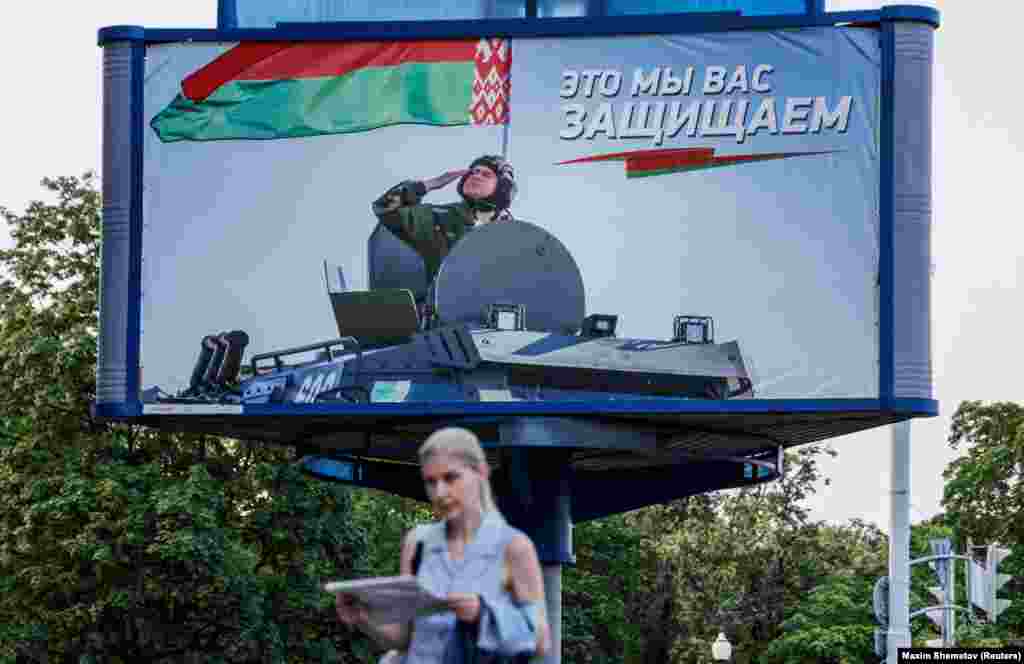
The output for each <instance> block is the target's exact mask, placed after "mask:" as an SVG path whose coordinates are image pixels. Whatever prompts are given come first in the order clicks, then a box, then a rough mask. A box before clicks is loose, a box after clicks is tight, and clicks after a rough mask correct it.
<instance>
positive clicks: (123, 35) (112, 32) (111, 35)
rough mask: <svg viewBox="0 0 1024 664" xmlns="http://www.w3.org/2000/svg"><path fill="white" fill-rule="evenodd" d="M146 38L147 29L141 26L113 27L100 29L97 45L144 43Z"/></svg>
mask: <svg viewBox="0 0 1024 664" xmlns="http://www.w3.org/2000/svg"><path fill="white" fill-rule="evenodd" d="M145 38H146V29H145V28H143V27H142V26H141V25H111V26H108V27H106V28H100V30H99V34H98V36H97V43H98V44H99V45H100V46H103V45H104V44H109V43H112V42H119V41H132V42H134V41H143V40H144V39H145Z"/></svg>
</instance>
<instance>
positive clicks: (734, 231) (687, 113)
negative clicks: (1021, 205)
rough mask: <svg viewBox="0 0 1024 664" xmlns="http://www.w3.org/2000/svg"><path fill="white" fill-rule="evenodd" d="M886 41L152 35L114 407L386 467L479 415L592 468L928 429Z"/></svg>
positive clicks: (849, 30)
mask: <svg viewBox="0 0 1024 664" xmlns="http://www.w3.org/2000/svg"><path fill="white" fill-rule="evenodd" d="M890 27H891V26H890ZM912 27H913V28H914V29H915V30H912V31H911V32H914V34H915V35H916V28H921V29H922V30H928V31H929V32H930V29H931V28H930V26H926V25H922V24H912ZM887 34H888V32H887V29H886V27H885V24H879V23H873V24H869V23H857V24H855V25H846V26H842V27H837V26H832V25H807V26H803V27H796V28H786V29H760V30H731V31H721V32H704V33H695V34H658V35H652V34H647V35H614V34H608V35H601V34H596V35H593V36H576V37H572V38H567V37H565V36H543V35H536V36H523V37H516V36H512V37H502V38H494V37H489V36H486V35H485V36H469V37H466V36H462V37H457V38H446V39H415V38H405V39H402V40H394V39H389V40H375V39H360V40H353V39H343V40H324V39H318V40H294V39H292V40H267V39H266V38H265V35H264V37H263V38H261V39H260V40H259V41H254V40H246V39H240V40H236V41H204V40H192V41H167V40H163V41H159V42H157V41H153V42H152V43H146V44H145V46H144V60H140V58H139V51H142V50H143V46H142V45H140V44H131V45H130V46H129V47H128V48H131V49H135V55H134V56H132V57H134V58H135V59H134V62H135V63H136V64H135V67H136V71H135V73H134V74H132V75H133V76H137V77H139V80H137V81H136V82H135V83H133V84H129V85H124V86H122V87H125V88H131V89H133V90H135V92H134V93H133V95H132V102H131V104H133V105H134V106H132V107H131V108H132V109H135V110H134V111H132V112H134V113H135V115H133V119H132V122H133V123H134V124H133V125H132V126H133V127H134V131H135V132H136V133H137V136H136V135H134V134H133V138H132V140H130V141H128V143H129V144H130V145H128V146H127V147H125V146H123V145H121V144H119V143H117V142H116V141H115V140H113V139H112V138H111V137H110V136H108V138H107V141H108V144H110V145H112V146H113V147H112V148H110V149H112V150H116V149H122V150H127V151H128V152H126V153H125V154H128V153H132V154H134V155H137V157H136V158H137V160H138V162H139V165H138V168H135V169H132V171H131V173H128V174H122V175H121V176H119V177H122V178H125V179H126V180H125V181H126V182H127V181H129V180H132V179H133V178H134V179H135V180H137V181H138V182H137V183H136V186H137V190H135V189H133V188H132V187H131V186H128V187H127V189H129V190H132V191H135V192H136V193H132V194H129V197H131V196H134V197H135V198H134V199H133V201H134V207H131V206H129V207H130V208H131V209H133V210H136V211H135V212H133V213H132V215H131V216H133V219H132V221H131V226H132V230H131V233H129V234H130V235H131V234H132V233H134V236H133V237H134V238H136V239H135V240H133V241H134V242H135V243H136V245H133V246H136V248H135V249H134V253H133V254H132V257H131V259H130V260H133V261H137V270H138V284H137V286H135V287H136V288H137V289H138V290H137V291H136V292H135V294H134V299H133V294H132V293H131V292H129V293H128V294H119V295H112V294H109V293H108V292H107V291H108V290H110V289H112V288H115V287H113V286H111V285H110V284H111V282H113V281H116V280H117V276H118V275H117V273H116V271H115V270H114V268H113V267H110V266H108V265H107V264H105V272H104V276H105V286H104V288H105V291H104V292H105V297H106V304H105V306H106V307H107V310H108V311H110V310H112V308H113V307H114V306H115V304H114V303H116V302H120V301H121V300H124V299H125V298H127V301H128V302H134V303H135V304H134V305H132V304H127V305H125V311H127V318H128V323H126V324H125V325H126V328H127V329H126V330H124V331H120V328H118V330H119V331H118V332H117V334H120V335H121V336H120V338H121V339H122V340H123V342H124V343H125V344H126V345H127V347H128V351H127V354H126V355H125V363H126V364H127V366H128V367H129V369H131V367H132V360H133V359H136V358H137V367H136V368H135V370H136V371H137V373H134V374H133V371H132V370H128V371H126V374H125V375H126V379H125V381H124V384H123V385H114V384H113V383H111V385H112V387H109V389H107V390H106V392H104V390H103V386H102V385H101V396H100V399H99V404H98V406H99V408H100V411H101V412H106V413H107V414H108V415H111V416H117V417H129V418H133V419H136V420H137V421H142V422H146V423H150V424H154V425H157V426H166V427H170V428H176V429H191V430H201V431H209V432H213V433H223V434H225V435H235V436H241V437H250V438H260V439H265V440H270V441H274V442H281V443H287V444H291V443H295V442H296V441H297V440H299V438H302V440H303V441H304V444H305V445H307V446H310V447H312V448H314V449H321V450H323V449H330V450H335V451H338V452H339V453H340V452H351V451H352V450H355V449H360V448H365V447H366V446H367V445H368V444H370V445H373V446H374V454H375V455H377V456H379V457H385V458H390V459H393V460H402V459H406V458H409V454H410V448H409V446H408V445H407V444H406V443H405V442H404V441H407V440H410V439H412V438H417V437H421V436H422V435H423V434H424V433H425V432H428V431H429V430H431V429H432V428H434V427H436V426H437V425H438V424H439V423H441V422H442V421H443V422H445V423H448V422H454V421H462V422H464V423H468V424H470V425H472V426H474V427H476V428H478V429H479V432H480V433H481V434H482V435H484V437H485V440H489V441H490V442H491V443H493V444H494V445H496V446H500V445H501V444H502V443H503V442H506V443H509V444H528V445H529V444H539V443H537V441H534V442H533V443H531V442H529V441H527V438H530V436H533V437H534V438H536V439H537V440H539V439H540V438H545V437H547V438H548V439H550V440H549V441H548V442H550V443H552V444H557V445H562V446H564V447H568V448H573V449H575V450H577V452H578V457H579V458H578V459H577V460H576V463H577V465H579V466H580V468H584V467H587V468H593V469H604V470H607V469H611V468H625V467H647V466H652V467H653V466H656V465H659V464H664V463H665V462H666V460H667V459H669V458H670V457H671V458H672V459H677V460H678V459H683V458H684V457H687V456H688V455H689V456H701V455H714V454H748V455H749V454H756V453H761V452H765V451H766V450H771V449H775V448H777V447H778V446H780V445H781V446H788V445H792V444H799V443H803V442H811V441H814V440H820V439H823V438H827V437H831V436H835V435H840V434H843V433H849V432H851V431H856V430H859V429H863V428H868V427H872V426H878V425H880V424H884V423H887V422H892V421H896V420H899V419H903V418H905V417H907V416H912V415H922V414H923V415H927V414H934V410H935V406H934V401H932V400H931V394H930V380H931V379H930V370H929V369H927V365H928V362H927V360H928V357H929V356H930V355H929V354H930V350H928V349H927V348H925V349H924V350H920V349H915V348H911V349H910V350H909V351H907V352H909V353H910V355H913V357H911V358H910V360H908V363H911V364H914V367H915V368H916V370H919V369H920V367H921V366H924V367H925V371H926V375H924V374H922V375H921V376H918V379H916V382H915V381H911V384H912V385H911V388H909V389H910V392H908V393H907V394H905V395H904V394H899V393H897V392H894V391H893V389H892V386H893V384H900V382H899V375H897V376H895V377H894V376H893V372H894V369H893V362H892V357H891V355H892V354H893V352H894V349H893V338H894V335H893V328H894V327H895V328H898V327H899V326H900V325H904V326H905V327H913V328H914V329H915V330H918V329H919V328H921V327H922V326H923V328H924V329H925V332H927V325H928V323H927V317H928V303H927V286H926V285H925V287H924V290H923V291H921V284H920V283H918V284H916V286H917V290H916V291H914V292H915V293H917V295H915V297H917V298H918V299H920V297H921V295H920V293H921V292H924V296H923V297H924V298H925V299H924V300H923V301H918V302H916V304H915V306H916V309H914V310H913V311H911V312H910V313H903V314H900V313H895V312H894V304H893V302H894V298H895V299H898V297H899V288H898V287H897V288H895V290H894V286H893V285H892V284H891V283H890V282H891V270H892V269H893V264H892V255H891V252H892V251H893V250H894V248H893V244H892V240H891V237H892V228H891V223H892V220H891V218H890V216H887V215H891V213H892V210H893V205H892V202H891V200H890V199H889V198H887V197H888V196H892V195H893V188H892V186H891V184H887V182H891V181H892V180H893V179H898V178H899V177H900V173H899V172H897V171H898V168H896V169H895V170H894V168H893V166H892V164H891V163H887V160H891V150H892V149H893V145H892V143H893V140H894V138H893V136H894V134H893V132H892V126H893V124H894V122H893V109H892V108H891V100H890V99H887V97H886V93H885V90H886V89H887V87H886V86H887V85H890V86H891V83H887V81H888V80H889V79H890V78H891V71H890V74H887V73H886V72H887V67H888V68H889V69H890V70H892V69H895V70H896V71H897V73H898V72H899V66H898V63H895V62H893V61H890V60H888V59H887V58H888V57H889V56H887V55H886V54H885V49H886V48H888V47H886V46H885V43H886V39H887ZM119 44H122V43H121V42H117V43H114V44H108V45H107V49H108V53H107V56H108V61H110V60H112V59H113V58H114V57H115V56H116V55H117V53H116V51H117V48H118V45H119ZM928 46H929V48H930V42H929V43H928ZM139 69H141V71H139ZM108 70H112V68H111V67H110V66H108ZM109 76H116V74H108V77H109ZM142 81H144V83H143V82H142ZM133 86H134V87H133ZM113 89H116V85H115V84H114V82H111V81H108V102H107V103H108V106H109V104H110V99H109V96H110V92H109V91H110V90H113ZM139 97H141V98H139ZM926 105H927V104H926ZM897 110H898V109H897ZM110 112H116V109H115V111H110ZM897 120H898V113H897ZM110 122H113V119H112V120H111V121H110ZM110 132H111V130H110V129H109V128H108V129H107V133H108V134H109V133H110ZM118 145H121V147H120V148H118V147H117V146H118ZM929 146H930V144H929V145H928V146H925V147H924V148H921V149H928V148H929ZM132 151H134V152H132ZM482 155H502V156H503V157H504V160H495V159H491V160H489V161H487V162H486V164H487V165H491V166H494V165H495V164H498V166H497V167H495V168H496V170H498V171H499V172H498V173H497V175H498V184H497V185H496V188H497V189H500V188H501V187H503V186H504V187H506V192H508V191H509V190H508V187H509V186H510V184H509V183H510V182H511V181H512V180H513V179H514V182H515V191H514V196H513V197H512V198H511V205H510V206H509V208H508V210H507V212H503V211H499V212H498V213H497V214H495V213H494V211H493V209H491V208H489V207H488V206H487V205H483V204H481V199H484V200H483V202H484V203H486V202H493V199H488V198H487V197H486V196H476V194H474V193H473V192H475V191H477V190H478V189H477V187H478V186H479V187H483V189H481V190H480V191H484V192H487V191H489V189H488V187H489V185H488V184H487V183H482V184H479V183H476V181H475V180H474V179H473V178H476V177H477V176H476V175H465V174H463V172H462V171H464V170H465V169H467V168H468V167H469V165H470V164H471V163H472V162H474V160H475V159H477V158H478V157H481V156H482ZM504 164H509V165H510V166H507V167H506V166H505V165H504ZM512 166H514V169H513V168H512ZM493 170H494V169H492V174H493ZM129 184H130V183H129ZM116 186H117V183H116V182H114V183H111V184H110V187H111V188H116ZM897 221H898V220H897ZM926 239H927V237H926V236H925V241H926ZM915 241H916V240H915ZM897 245H898V241H897ZM105 246H106V245H105ZM895 250H897V251H903V249H901V248H900V247H899V246H896V248H895ZM105 251H106V253H108V254H116V252H115V251H114V250H113V249H105ZM916 251H918V252H919V251H920V248H918V249H917V250H916ZM129 253H132V250H131V247H130V246H129ZM925 253H926V252H925ZM110 260H114V259H113V258H110V259H108V261H110ZM117 260H122V261H123V260H124V259H123V258H120V259H117ZM897 264H898V261H897ZM887 279H888V280H890V281H889V282H887ZM131 288H132V286H129V287H128V290H129V291H131ZM122 290H124V287H122ZM118 298H120V299H118ZM133 306H134V307H135V309H132V307H133ZM133 312H137V314H138V323H137V324H135V323H134V316H135V314H134V313H133ZM901 316H902V318H901ZM908 317H912V320H910V319H909V318H908ZM109 318H110V316H108V319H109ZM905 319H906V320H905ZM922 320H923V323H922ZM118 321H123V317H122V318H120V319H118ZM121 324H122V322H117V323H116V325H121ZM110 325H114V324H113V323H111V324H108V327H109V326H110ZM116 325H115V327H116ZM133 325H136V326H135V328H134V330H133ZM915 326H916V327H915ZM915 334H916V332H915ZM111 336H112V335H106V336H105V337H104V339H106V341H103V340H101V356H102V355H104V349H106V351H105V352H106V364H104V359H103V358H102V357H101V367H100V371H101V376H102V375H103V371H104V367H105V366H106V367H108V373H109V371H110V370H109V366H113V365H112V361H113V360H112V358H114V357H115V355H116V354H117V352H118V351H117V349H116V348H115V347H116V346H117V343H115V342H111V341H110V339H109V337H111ZM113 336H116V335H113ZM919 336H920V335H919ZM925 336H927V335H925ZM895 338H896V339H897V342H896V346H897V348H896V349H895V352H896V353H897V354H898V353H899V352H900V348H899V347H898V346H899V338H900V337H899V335H898V334H897V335H895ZM104 344H106V345H104ZM904 350H906V349H904ZM915 353H916V355H915ZM922 353H923V354H924V363H923V364H922V362H921V357H920V356H921V354H922ZM122 354H123V353H122ZM887 354H888V356H887ZM911 360H912V362H911ZM117 366H120V365H117ZM896 373H897V374H898V373H899V371H898V368H897V370H896ZM903 384H906V383H905V382H904V383H903ZM922 385H923V387H922ZM900 399H905V401H902V402H901V401H900ZM900 404H903V405H900ZM594 418H602V419H603V421H605V422H608V423H609V426H613V428H614V427H627V428H628V429H629V430H630V431H638V432H642V433H643V436H648V438H645V440H646V442H645V443H643V445H640V447H641V448H643V451H640V450H639V448H637V449H633V450H632V451H631V452H630V453H629V454H623V453H622V450H617V449H615V448H616V445H615V444H614V442H612V441H611V440H608V439H602V436H599V435H597V434H595V433H594V432H593V431H590V430H589V429H587V426H589V425H585V424H584V423H585V422H592V421H595V419H594ZM524 422H547V423H548V424H547V425H544V426H542V427H541V429H542V430H543V431H544V432H545V433H543V434H541V433H537V432H536V431H535V432H534V433H532V434H530V435H529V436H527V435H526V434H524V433H523V431H524V429H523V427H524V426H526V425H524V424H523V423H524ZM538 431H539V430H538ZM368 432H369V433H368ZM510 432H513V433H510ZM553 432H557V433H553ZM516 436H519V437H518V438H517V437H516ZM523 436H526V438H523ZM638 436H639V437H640V438H642V437H643V436H641V435H640V434H637V435H636V436H632V437H633V438H637V437H638ZM604 438H607V437H604ZM598 439H602V440H603V442H595V440H598ZM637 439H638V438H637ZM531 440H532V439H531ZM368 441H369V442H368ZM524 441H525V442H524ZM627 447H628V446H627ZM634 447H636V446H634ZM588 464H589V465H588Z"/></svg>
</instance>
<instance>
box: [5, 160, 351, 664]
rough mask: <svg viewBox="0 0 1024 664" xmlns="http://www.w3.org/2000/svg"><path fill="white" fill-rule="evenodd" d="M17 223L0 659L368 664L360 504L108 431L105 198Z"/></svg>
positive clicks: (160, 438) (8, 268) (262, 466)
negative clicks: (351, 615)
mask: <svg viewBox="0 0 1024 664" xmlns="http://www.w3.org/2000/svg"><path fill="white" fill-rule="evenodd" d="M95 184H96V182H95V178H94V177H93V176H92V175H89V174H87V175H85V176H84V177H81V178H75V177H61V178H54V179H46V180H44V181H43V187H44V188H45V190H46V191H47V194H48V196H49V199H50V200H48V201H35V202H33V203H31V204H30V205H29V206H28V207H27V209H26V210H25V212H24V213H23V214H17V213H14V212H12V211H11V210H8V209H5V208H0V215H2V217H3V218H4V220H5V221H6V223H7V224H8V226H9V228H10V231H11V236H12V239H13V240H14V247H13V248H12V249H10V250H7V251H2V252H0V659H2V660H3V661H8V662H15V661H18V662H31V661H37V662H45V661H82V662H86V661H110V662H136V661H151V662H182V661H186V662H187V661H209V662H225V663H226V662H285V661H306V660H307V659H308V660H312V661H324V662H328V661H335V662H338V661H354V659H355V657H356V655H357V652H358V650H359V648H360V647H361V648H363V649H365V642H364V641H362V640H360V639H353V638H352V637H351V635H350V634H348V633H346V632H345V631H344V630H342V629H340V628H339V626H338V623H337V620H336V618H335V617H334V612H333V605H332V602H331V598H330V597H329V596H327V595H325V594H324V593H323V592H322V591H321V590H320V588H319V583H320V581H321V580H324V579H326V578H334V577H338V576H350V575H351V574H352V573H354V571H355V570H356V569H357V567H359V566H361V565H362V564H363V555H364V551H365V539H364V537H363V534H362V532H361V531H360V530H359V529H358V528H356V527H354V525H353V523H352V518H351V513H352V507H353V506H352V499H351V496H350V494H349V492H348V491H347V490H345V489H343V488H341V487H338V486H326V485H323V484H320V483H317V482H313V481H310V480H308V479H306V478H305V477H304V476H302V475H301V474H300V473H299V472H298V471H297V470H296V469H295V468H294V467H293V466H292V465H291V462H292V461H293V459H292V453H291V452H290V451H289V450H287V449H281V448H272V447H266V446H262V445H256V444H250V443H246V442H238V441H229V440H224V439H220V438H215V437H210V436H196V435H184V434H171V433H164V432H160V431H156V430H153V429H143V428H139V427H134V426H126V425H123V424H116V423H111V422H106V421H101V420H98V419H96V418H95V417H93V415H92V412H91V408H90V405H91V402H92V401H93V399H94V398H95V366H96V342H97V339H96V332H97V315H98V314H97V298H98V286H99V281H98V265H99V229H100V223H99V222H100V205H101V202H100V196H99V193H98V192H97V191H96V187H95Z"/></svg>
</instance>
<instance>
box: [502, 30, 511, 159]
mask: <svg viewBox="0 0 1024 664" xmlns="http://www.w3.org/2000/svg"><path fill="white" fill-rule="evenodd" d="M507 48H508V58H509V61H510V62H511V60H512V40H511V39H510V40H508V44H507ZM508 77H509V80H508V81H507V82H506V84H505V90H506V91H508V95H507V96H506V97H505V124H504V125H502V127H501V158H502V159H504V160H505V161H508V148H509V145H508V143H509V127H510V126H511V125H512V85H511V78H512V67H511V66H510V67H509V68H508Z"/></svg>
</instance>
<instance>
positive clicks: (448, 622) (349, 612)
mask: <svg viewBox="0 0 1024 664" xmlns="http://www.w3.org/2000/svg"><path fill="white" fill-rule="evenodd" d="M419 460H420V468H421V474H422V476H423V482H424V484H425V487H426V491H427V496H428V498H429V499H430V502H431V504H432V505H433V507H434V509H435V511H436V513H437V514H438V515H439V516H440V517H441V521H438V522H434V523H430V524H426V525H421V526H417V527H416V528H414V529H412V530H411V531H409V533H407V534H406V536H405V539H404V541H403V544H402V552H401V560H400V569H401V574H403V575H413V574H415V575H416V576H417V578H418V580H419V583H420V584H421V585H422V586H423V587H424V588H425V589H426V590H428V591H429V592H431V593H433V594H434V595H437V596H440V597H445V598H446V599H447V607H448V609H449V610H448V611H445V612H442V613H433V614H429V615H426V616H422V617H419V618H417V619H416V620H415V621H413V622H411V623H408V624H378V623H375V622H374V620H373V616H372V615H371V614H369V612H368V611H367V610H366V607H365V606H362V605H360V604H358V603H357V601H356V598H355V597H353V596H351V595H338V596H337V611H338V617H339V618H340V619H341V621H342V622H344V623H345V624H347V625H353V626H355V627H357V628H358V629H359V630H361V631H362V632H364V633H365V634H366V635H367V636H369V637H370V638H371V639H372V640H374V641H376V642H377V644H378V645H380V646H381V647H383V648H390V649H392V651H396V652H389V653H388V655H386V656H385V660H384V661H388V662H392V661H399V662H403V663H404V664H474V663H475V662H480V663H483V662H519V661H523V662H525V661H526V660H527V659H529V658H530V657H532V656H534V655H544V654H546V652H547V650H548V634H549V631H548V624H547V618H546V616H545V611H544V583H543V578H542V576H541V570H540V562H539V561H538V558H537V551H536V549H535V548H534V546H533V542H531V541H530V539H529V538H528V537H527V536H526V535H525V534H524V533H522V532H521V531H519V530H517V529H515V528H513V527H511V526H509V525H508V523H507V522H506V521H505V519H504V517H502V515H501V513H500V512H499V511H498V509H497V507H496V505H495V503H494V496H493V493H492V491H491V484H490V467H489V466H488V465H487V458H486V457H485V456H484V453H483V449H482V448H481V447H480V442H479V441H478V440H477V438H476V436H475V435H474V434H473V433H472V432H470V431H467V430H465V429H457V428H448V429H442V430H440V431H437V432H435V433H434V434H433V435H431V436H430V437H429V438H428V439H427V440H426V442H425V443H423V445H422V446H421V447H420V449H419Z"/></svg>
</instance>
